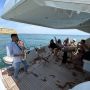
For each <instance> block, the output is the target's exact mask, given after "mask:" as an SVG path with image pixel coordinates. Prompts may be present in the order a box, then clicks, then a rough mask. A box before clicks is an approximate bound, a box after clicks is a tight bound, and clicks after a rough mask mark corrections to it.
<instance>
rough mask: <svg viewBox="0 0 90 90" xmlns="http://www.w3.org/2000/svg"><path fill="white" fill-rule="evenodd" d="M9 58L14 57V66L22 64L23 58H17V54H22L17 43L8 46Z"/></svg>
mask: <svg viewBox="0 0 90 90" xmlns="http://www.w3.org/2000/svg"><path fill="white" fill-rule="evenodd" d="M6 51H7V56H11V57H13V64H14V63H16V62H21V60H22V59H21V58H22V57H21V56H15V55H16V54H17V55H18V54H21V50H20V48H19V47H18V46H17V44H16V43H15V42H11V43H9V44H8V45H7V46H6Z"/></svg>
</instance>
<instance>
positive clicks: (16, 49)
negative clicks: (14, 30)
mask: <svg viewBox="0 0 90 90" xmlns="http://www.w3.org/2000/svg"><path fill="white" fill-rule="evenodd" d="M11 39H12V42H11V43H10V44H9V45H8V46H7V50H8V51H7V52H8V53H7V54H8V55H7V56H11V57H13V64H12V65H13V67H14V78H15V79H16V80H19V79H18V73H19V69H20V64H21V63H23V65H24V70H25V72H26V73H27V69H28V64H27V62H26V60H22V57H23V56H24V53H23V52H22V49H21V48H20V46H19V45H18V40H19V38H18V35H17V34H11Z"/></svg>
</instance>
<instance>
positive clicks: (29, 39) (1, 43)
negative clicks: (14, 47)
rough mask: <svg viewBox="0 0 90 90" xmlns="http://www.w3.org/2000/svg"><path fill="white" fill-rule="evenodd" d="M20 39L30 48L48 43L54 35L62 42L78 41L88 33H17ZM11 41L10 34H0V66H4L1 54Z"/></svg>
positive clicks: (2, 54) (89, 36) (88, 36)
mask: <svg viewBox="0 0 90 90" xmlns="http://www.w3.org/2000/svg"><path fill="white" fill-rule="evenodd" d="M18 36H19V38H20V39H21V40H23V41H24V43H25V46H26V47H27V48H28V49H30V50H32V49H34V48H35V47H42V46H46V45H48V44H49V42H50V40H51V39H54V37H56V38H57V39H61V41H62V42H63V41H64V40H65V39H66V38H69V39H70V40H72V39H76V41H77V42H79V41H80V40H81V39H87V38H90V35H55V34H19V35H18ZM9 42H11V37H10V35H4V34H1V35H0V68H2V67H5V66H6V64H5V63H4V62H3V59H2V58H3V56H5V55H6V44H7V43H9Z"/></svg>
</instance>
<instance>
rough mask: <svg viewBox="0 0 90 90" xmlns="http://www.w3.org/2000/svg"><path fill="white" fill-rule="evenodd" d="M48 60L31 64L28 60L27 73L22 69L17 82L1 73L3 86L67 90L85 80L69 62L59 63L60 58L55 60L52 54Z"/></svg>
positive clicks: (10, 89)
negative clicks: (57, 60)
mask: <svg viewBox="0 0 90 90" xmlns="http://www.w3.org/2000/svg"><path fill="white" fill-rule="evenodd" d="M29 56H30V55H29ZM32 56H33V55H32ZM30 58H32V57H29V58H28V59H30ZM32 60H33V58H32ZM48 61H49V63H48V62H46V61H43V60H40V61H37V62H36V63H34V64H32V65H31V61H29V63H30V67H29V70H28V71H29V73H28V74H26V73H25V72H24V71H23V70H22V71H21V72H20V73H19V78H20V81H19V82H18V83H16V82H15V81H14V79H13V76H9V75H8V73H4V74H2V76H3V82H4V84H5V87H6V88H7V90H68V89H70V88H72V87H73V86H75V85H77V84H79V83H80V82H83V81H85V78H84V77H85V74H84V73H83V72H80V71H77V70H76V69H72V68H71V67H70V65H69V64H66V65H61V60H60V61H59V62H56V61H55V58H54V57H53V55H51V56H49V58H48Z"/></svg>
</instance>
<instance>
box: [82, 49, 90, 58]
mask: <svg viewBox="0 0 90 90" xmlns="http://www.w3.org/2000/svg"><path fill="white" fill-rule="evenodd" d="M83 59H86V60H90V50H89V51H87V52H85V54H84V56H83Z"/></svg>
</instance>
